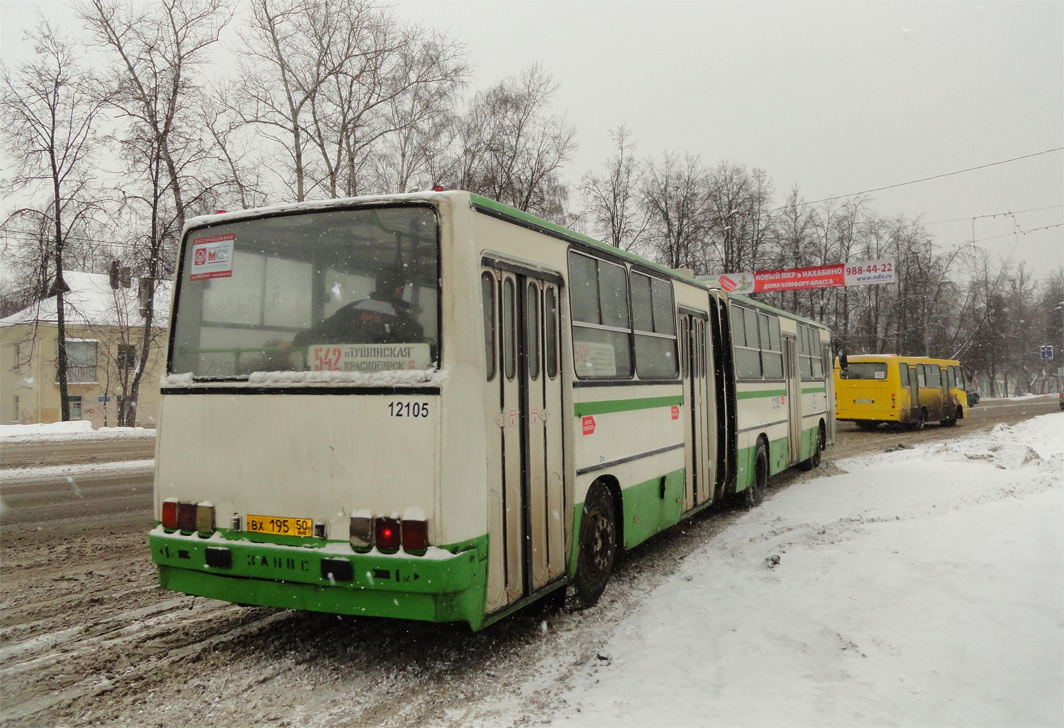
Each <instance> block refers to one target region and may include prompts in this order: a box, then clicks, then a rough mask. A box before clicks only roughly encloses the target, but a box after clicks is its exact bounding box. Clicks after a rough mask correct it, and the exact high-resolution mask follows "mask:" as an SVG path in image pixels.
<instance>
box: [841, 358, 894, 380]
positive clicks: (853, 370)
mask: <svg viewBox="0 0 1064 728" xmlns="http://www.w3.org/2000/svg"><path fill="white" fill-rule="evenodd" d="M841 378H842V379H880V380H885V379H886V378H887V365H886V364H885V363H883V362H874V361H862V362H850V366H849V367H847V368H846V369H844V370H843V371H842V373H841Z"/></svg>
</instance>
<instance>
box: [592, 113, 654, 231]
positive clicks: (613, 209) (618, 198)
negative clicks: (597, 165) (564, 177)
mask: <svg viewBox="0 0 1064 728" xmlns="http://www.w3.org/2000/svg"><path fill="white" fill-rule="evenodd" d="M610 137H611V138H612V139H613V143H614V145H615V152H616V153H615V154H614V155H613V156H610V157H609V158H608V159H607V160H606V163H605V164H604V165H603V168H604V172H605V174H604V176H602V177H598V176H596V175H594V174H592V173H591V172H588V173H587V174H585V175H584V177H583V179H582V180H581V184H580V191H581V193H582V195H583V198H584V206H585V214H586V215H588V217H589V218H590V220H591V225H592V228H593V233H594V234H597V235H599V236H600V237H601V239H602V240H603V241H604V242H607V243H609V244H610V245H614V246H616V247H618V248H620V249H621V250H628V251H634V250H637V249H639V248H640V247H641V245H642V243H643V235H644V233H645V231H646V228H647V219H646V217H645V215H644V214H643V210H642V208H641V207H640V205H639V201H640V198H639V193H640V189H641V187H642V184H643V168H642V165H641V164H640V163H639V161H638V160H637V159H636V158H635V155H634V154H633V151H634V148H635V145H634V144H632V143H631V142H630V141H629V139H628V128H627V127H625V126H620V127H618V128H617V129H615V130H614V131H611V132H610Z"/></svg>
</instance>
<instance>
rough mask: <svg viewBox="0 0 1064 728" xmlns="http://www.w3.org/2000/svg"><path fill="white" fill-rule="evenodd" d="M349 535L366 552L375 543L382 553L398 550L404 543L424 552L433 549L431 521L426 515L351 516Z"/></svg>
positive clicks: (355, 547)
mask: <svg viewBox="0 0 1064 728" xmlns="http://www.w3.org/2000/svg"><path fill="white" fill-rule="evenodd" d="M363 513H364V514H365V513H366V512H365V511H363ZM349 538H350V541H351V548H352V549H353V550H355V551H357V552H359V553H363V554H364V553H366V552H367V551H369V550H370V549H372V548H373V547H374V546H376V547H377V550H378V551H380V552H381V553H384V554H394V553H395V552H397V551H398V550H399V547H400V545H402V548H403V550H404V551H407V552H409V553H412V554H417V555H421V554H424V553H425V552H426V551H428V549H429V524H428V521H426V520H425V519H424V518H403V519H399V518H385V517H384V516H378V517H377V518H373V517H371V516H369V515H358V516H351V527H350V532H349Z"/></svg>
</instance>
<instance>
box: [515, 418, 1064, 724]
mask: <svg viewBox="0 0 1064 728" xmlns="http://www.w3.org/2000/svg"><path fill="white" fill-rule="evenodd" d="M1062 433H1064V415H1057V414H1052V415H1046V416H1043V417H1039V418H1037V419H1035V420H1031V421H1028V422H1026V423H1023V424H1021V425H1019V426H1016V427H1011V428H1010V427H1008V426H1004V425H1002V426H998V427H997V428H995V429H994V430H993V432H992V433H991V434H989V435H985V434H984V435H981V436H976V437H972V438H966V439H957V440H954V441H951V442H948V443H935V444H930V445H926V446H921V447H916V448H912V449H905V450H898V451H895V452H891V453H883V454H879V455H875V456H872V457H863V458H856V459H853V460H848V461H840V462H839V463H838V465H839V466H841V468H842V469H843V470H845V471H847V472H846V473H845V474H842V475H837V476H834V477H826V478H817V479H813V480H810V481H807V482H801V483H798V484H796V485H794V486H793V487H791V488H788V489H787V490H785V491H783V492H779V493H776V494H774V495H773V496H772V497H771V498H770V499H769V500H767V501H766V502H765V504H764V505H763V506H762V507H761V508H758V509H755V510H753V511H751V512H750V513H748V514H746V515H744V516H743V517H742V518H741V519H740V520H739V521H738V522H737V523H736V524H735V525H734V526H733V527H731V528H729V529H727V530H726V531H725V532H724V533H722V534H721V535H720V536H718V537H716V538H714V539H712V540H711V541H710V542H708V544H707V546H706V547H705V548H704V549H702V550H701V551H700V552H698V553H696V554H693V555H692V556H691V557H689V558H688V559H687V560H686V561H685V563H684V565H683V567H682V568H681V570H680V571H679V573H678V574H677V575H676V576H675V577H674V578H672V579H670V580H669V581H668V582H667V583H665V584H664V585H663V586H661V587H660V588H658V589H657V590H655V591H654V592H653V593H652V594H651V596H650V597H649V598H647V599H646V600H645V601H644V602H643V603H642V604H641V606H640V607H639V609H638V610H637V611H636V612H635V613H634V614H633V615H631V616H630V617H627V618H625V619H624V620H623V621H622V622H621V624H620V625H619V626H618V627H617V628H616V629H615V630H614V632H613V634H612V636H611V637H610V638H609V639H608V641H606V642H605V644H603V645H602V647H601V648H600V649H599V650H598V652H597V654H595V655H594V656H592V657H591V659H590V660H589V661H588V663H587V664H586V666H585V668H584V669H583V671H582V672H580V673H579V674H577V675H574V676H573V677H572V679H571V681H570V684H571V688H570V689H569V690H568V692H567V693H565V694H564V695H563V696H562V698H561V699H560V701H559V705H558V709H557V711H556V712H555V716H554V719H553V721H552V722H551V724H552V725H557V726H611V727H612V726H637V725H659V726H749V725H787V726H803V725H807V726H808V725H816V726H833V725H842V726H853V725H862V726H868V725H920V726H947V725H949V726H954V725H994V726H1048V725H1054V726H1058V725H1062V724H1064V619H1062V617H1064V583H1062V582H1064V434H1062ZM528 688H529V689H532V688H533V686H528ZM526 694H528V693H527V692H526ZM510 717H511V718H513V717H514V716H510Z"/></svg>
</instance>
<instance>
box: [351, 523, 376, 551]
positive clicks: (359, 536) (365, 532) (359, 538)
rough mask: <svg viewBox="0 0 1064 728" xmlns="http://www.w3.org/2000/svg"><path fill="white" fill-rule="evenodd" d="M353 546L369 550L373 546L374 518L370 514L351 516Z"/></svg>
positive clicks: (355, 548)
mask: <svg viewBox="0 0 1064 728" xmlns="http://www.w3.org/2000/svg"><path fill="white" fill-rule="evenodd" d="M350 539H351V548H353V549H354V550H355V551H362V552H365V551H369V550H370V549H371V548H373V519H372V518H370V517H369V516H351V532H350Z"/></svg>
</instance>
